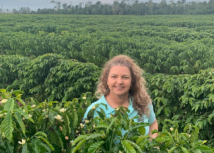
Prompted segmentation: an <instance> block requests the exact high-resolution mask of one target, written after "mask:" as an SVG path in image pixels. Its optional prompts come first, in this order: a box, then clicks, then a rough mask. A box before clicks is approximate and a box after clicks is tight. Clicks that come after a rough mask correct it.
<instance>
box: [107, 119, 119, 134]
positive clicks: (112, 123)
mask: <svg viewBox="0 0 214 153" xmlns="http://www.w3.org/2000/svg"><path fill="white" fill-rule="evenodd" d="M116 120H117V117H115V118H113V119H112V121H111V123H110V125H109V126H108V128H107V130H106V135H107V134H108V132H109V130H110V128H111V126H112V125H114V122H115V121H116Z"/></svg>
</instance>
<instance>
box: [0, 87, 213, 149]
mask: <svg viewBox="0 0 214 153" xmlns="http://www.w3.org/2000/svg"><path fill="white" fill-rule="evenodd" d="M22 94H23V92H22V91H18V90H15V91H11V92H7V91H6V90H5V89H1V90H0V95H1V100H0V124H1V126H0V153H27V152H35V153H51V152H52V153H59V152H61V153H75V152H78V153H81V152H88V153H94V152H96V151H97V152H101V153H106V152H126V153H136V152H139V153H143V152H144V151H146V152H151V153H155V152H187V153H188V152H189V153H195V152H205V153H212V152H213V151H214V150H213V149H212V148H211V147H209V146H207V145H206V142H207V141H206V140H200V139H198V133H199V129H198V128H197V127H196V126H193V125H191V124H187V125H186V126H185V127H184V129H183V130H182V131H183V132H179V131H178V124H176V123H173V124H171V123H172V122H173V121H171V123H168V122H170V121H168V120H165V128H163V130H162V132H159V133H158V137H157V138H156V139H153V140H151V141H150V140H149V136H148V135H147V136H145V135H144V134H145V128H144V127H145V126H147V123H135V122H134V121H133V119H131V120H130V119H129V118H128V114H127V111H125V109H124V108H118V109H116V112H115V115H113V116H112V117H110V118H106V117H105V112H104V110H102V109H101V110H100V111H98V114H99V117H98V118H94V119H91V120H90V118H87V119H86V120H84V121H82V118H83V115H84V113H85V111H86V108H87V107H88V106H89V105H90V104H91V102H92V101H91V100H92V97H91V95H90V94H82V95H81V97H80V98H75V99H73V100H72V101H64V102H57V101H40V102H39V101H37V100H35V99H33V98H31V99H28V101H24V100H22V98H21V96H22ZM96 107H97V106H94V107H93V108H92V110H91V111H90V113H89V116H90V115H93V112H94V111H95V110H96ZM172 125H173V126H174V127H172ZM175 125H177V126H175ZM122 128H123V129H124V130H126V131H127V133H126V134H125V135H122V134H121V129H122ZM154 132H157V131H154Z"/></svg>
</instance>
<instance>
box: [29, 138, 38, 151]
mask: <svg viewBox="0 0 214 153" xmlns="http://www.w3.org/2000/svg"><path fill="white" fill-rule="evenodd" d="M31 144H32V149H33V151H34V153H39V149H38V148H39V147H38V146H37V140H36V139H32V140H31Z"/></svg>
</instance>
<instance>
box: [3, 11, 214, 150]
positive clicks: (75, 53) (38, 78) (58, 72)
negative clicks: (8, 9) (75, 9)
mask: <svg viewBox="0 0 214 153" xmlns="http://www.w3.org/2000/svg"><path fill="white" fill-rule="evenodd" d="M213 25H214V16H212V15H206V16H201V15H200V16H199V15H198V16H197V15H194V16H178V15H174V16H152V15H151V16H128V15H127V16H119V15H118V16H101V15H97V16H92V15H91V16H90V15H88V16H87V15H56V14H52V15H44V14H43V15H32V14H31V15H20V14H16V15H15V14H0V89H2V90H0V92H1V97H0V101H1V102H0V123H1V126H0V133H1V135H0V153H1V152H2V153H5V152H7V153H12V152H23V153H24V152H36V153H37V152H39V153H40V152H41V153H43V152H44V153H45V152H56V153H57V152H65V153H70V152H81V151H82V152H91V153H92V152H96V151H97V152H119V151H121V152H127V153H128V152H142V150H144V151H146V152H154V153H156V152H161V151H162V152H171V153H173V152H174V153H176V152H190V153H196V152H198V153H199V152H213V150H212V149H213V148H214V125H213V123H214V69H213V68H214V27H213ZM118 54H124V55H128V56H130V57H132V58H133V59H135V60H136V62H137V63H138V65H139V66H140V67H141V68H142V69H143V70H144V74H143V76H144V77H145V79H146V81H147V88H148V92H149V94H150V95H151V97H152V100H153V105H154V109H155V113H156V118H157V120H158V123H159V129H160V130H159V131H160V133H159V137H158V138H157V139H156V140H152V141H147V137H146V136H143V134H144V132H143V127H144V126H145V125H143V124H139V125H135V124H134V123H132V122H131V121H129V120H128V119H127V118H123V119H122V118H121V117H122V116H120V115H119V116H114V117H112V118H110V119H106V118H104V117H103V116H102V115H100V119H99V122H101V123H99V122H98V121H97V120H96V119H92V120H90V121H89V120H87V121H85V123H84V124H83V123H82V117H83V115H84V112H85V111H86V108H87V107H88V106H89V105H90V104H91V103H92V102H93V101H95V100H96V98H95V97H94V93H95V90H96V83H97V81H98V78H99V75H100V73H101V70H102V67H103V64H104V63H105V62H106V61H108V60H109V59H110V58H112V57H113V56H115V55H118ZM92 113H93V110H92ZM100 113H101V114H102V112H100ZM124 114H125V112H124ZM124 116H126V115H124ZM120 120H124V123H120V122H119V121H120ZM114 123H117V124H114ZM126 123H127V124H130V126H129V127H126V126H125V124H126ZM122 127H123V128H129V130H130V133H132V135H133V133H135V136H136V137H135V138H134V137H132V136H131V134H130V135H128V136H127V137H122V138H121V141H120V143H119V144H118V145H115V144H114V143H113V142H114V141H112V140H113V139H114V136H115V135H116V133H117V135H118V131H120V130H118V129H121V128H122ZM170 129H171V130H170ZM139 131H140V133H139ZM79 134H80V136H79ZM22 139H23V140H22ZM19 142H20V143H19ZM85 142H87V143H85ZM157 148H159V149H157Z"/></svg>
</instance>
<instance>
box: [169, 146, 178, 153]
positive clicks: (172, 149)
mask: <svg viewBox="0 0 214 153" xmlns="http://www.w3.org/2000/svg"><path fill="white" fill-rule="evenodd" d="M176 148H177V147H172V148H171V149H169V150H168V153H172V152H173V151H174V150H175V149H176Z"/></svg>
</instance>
